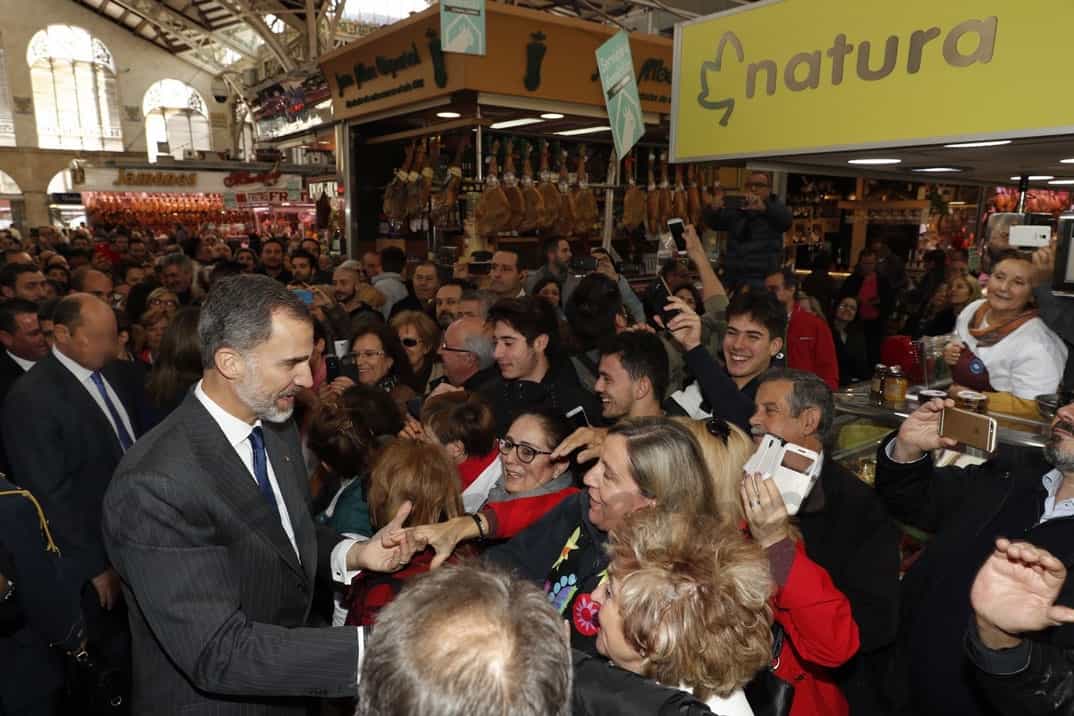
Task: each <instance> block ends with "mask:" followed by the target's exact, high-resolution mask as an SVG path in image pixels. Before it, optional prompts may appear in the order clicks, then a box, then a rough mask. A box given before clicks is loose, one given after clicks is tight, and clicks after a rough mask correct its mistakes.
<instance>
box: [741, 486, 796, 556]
mask: <svg viewBox="0 0 1074 716" xmlns="http://www.w3.org/2000/svg"><path fill="white" fill-rule="evenodd" d="M740 492H741V494H742V509H743V510H745V512H746V522H748V523H749V526H750V534H751V535H753V539H754V540H755V541H756V542H757V544H759V545H761V546H762V547H764V548H765V549H768V548H769V547H771V546H772V545H774V544H776V543H778V542H781V541H782V540H785V539H787V537H788V536H790V531H789V530H788V525H789V524H790V519H791V517H790V515H789V514H787V505H786V503H785V502H783V495H781V494H779V488H778V487H777V486H776V481H775V480H766V479H764V478H763V477H761V476H760V475H758V474H757V473H754V474H752V475H746V476H745V478H743V480H742V487H741V488H740Z"/></svg>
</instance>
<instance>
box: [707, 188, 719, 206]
mask: <svg viewBox="0 0 1074 716" xmlns="http://www.w3.org/2000/svg"><path fill="white" fill-rule="evenodd" d="M708 208H710V209H712V210H714V211H715V210H717V209H722V208H723V189H721V188H720V187H716V190H715V191H713V192H712V196H711V197H710V198H709V201H708Z"/></svg>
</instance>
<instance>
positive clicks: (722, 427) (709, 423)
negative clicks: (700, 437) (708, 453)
mask: <svg viewBox="0 0 1074 716" xmlns="http://www.w3.org/2000/svg"><path fill="white" fill-rule="evenodd" d="M705 429H706V430H708V431H709V435H711V436H713V437H716V438H719V439H720V440H723V442H724V444H725V445H726V444H727V438H729V437H730V436H731V426H730V425H729V424H728V423H727V421H726V420H724V419H723V418H718V417H716V416H713V417H711V418H709V419H708V420H706V421H705Z"/></svg>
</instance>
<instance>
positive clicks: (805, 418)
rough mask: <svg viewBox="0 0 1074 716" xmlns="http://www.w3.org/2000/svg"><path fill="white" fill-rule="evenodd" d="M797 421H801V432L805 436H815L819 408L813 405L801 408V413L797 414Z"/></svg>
mask: <svg viewBox="0 0 1074 716" xmlns="http://www.w3.org/2000/svg"><path fill="white" fill-rule="evenodd" d="M798 419H799V420H801V421H802V431H803V432H804V433H805V434H806V435H816V434H817V430H818V429H819V428H820V408H818V407H817V406H815V405H811V406H809V407H808V408H802V412H800V413H799V414H798Z"/></svg>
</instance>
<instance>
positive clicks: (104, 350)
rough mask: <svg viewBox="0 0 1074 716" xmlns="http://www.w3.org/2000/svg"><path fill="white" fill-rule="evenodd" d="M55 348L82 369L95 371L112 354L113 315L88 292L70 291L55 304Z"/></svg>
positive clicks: (114, 345) (114, 344) (115, 337)
mask: <svg viewBox="0 0 1074 716" xmlns="http://www.w3.org/2000/svg"><path fill="white" fill-rule="evenodd" d="M52 320H53V329H52V331H53V339H54V340H55V345H56V348H57V349H58V350H59V351H60V352H61V353H63V354H64V355H65V356H67V357H68V358H70V359H71V360H73V361H75V362H76V363H78V364H79V365H81V366H82V367H83V368H85V369H87V370H92V371H98V370H100V369H101V368H103V367H104V366H105V365H106V364H108V363H109V362H110V361H111V360H112V359H113V358H115V356H116V352H117V350H118V347H119V346H118V340H119V339H118V335H117V331H116V315H115V313H114V312H113V311H112V308H111V306H109V305H108V304H107V303H105V302H104V301H102V300H101V299H99V298H97V297H96V296H91V295H90V294H88V293H72V294H71V295H69V296H67V297H66V298H64V299H62V300H61V301H60V302H59V303H57V304H56V310H55V312H54V313H53V316H52Z"/></svg>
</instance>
